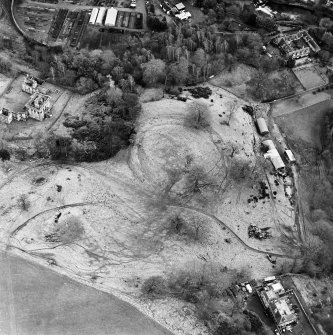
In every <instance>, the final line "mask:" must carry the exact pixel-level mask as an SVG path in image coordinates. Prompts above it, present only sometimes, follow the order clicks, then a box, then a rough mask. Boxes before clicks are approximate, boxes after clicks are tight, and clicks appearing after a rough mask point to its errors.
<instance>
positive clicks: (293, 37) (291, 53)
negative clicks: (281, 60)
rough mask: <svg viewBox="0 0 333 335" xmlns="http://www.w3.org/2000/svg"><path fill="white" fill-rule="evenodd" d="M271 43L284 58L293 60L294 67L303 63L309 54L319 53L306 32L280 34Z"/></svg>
mask: <svg viewBox="0 0 333 335" xmlns="http://www.w3.org/2000/svg"><path fill="white" fill-rule="evenodd" d="M272 42H273V44H275V45H276V46H277V47H278V48H279V49H280V50H281V52H282V53H283V54H284V55H285V56H286V58H289V59H293V60H295V62H296V65H298V64H301V63H303V62H304V61H305V60H306V59H307V57H308V56H309V55H310V53H311V52H313V53H317V52H319V51H320V47H319V46H318V44H317V43H316V42H315V41H314V39H313V38H312V37H311V36H310V35H309V33H308V32H307V31H306V30H298V31H296V32H295V31H293V32H290V33H283V34H280V35H279V36H277V37H275V38H274V39H273V41H272ZM297 63H298V64H297Z"/></svg>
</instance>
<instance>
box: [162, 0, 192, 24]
mask: <svg viewBox="0 0 333 335" xmlns="http://www.w3.org/2000/svg"><path fill="white" fill-rule="evenodd" d="M160 6H161V8H162V10H163V12H165V13H167V14H168V15H172V16H175V17H176V18H177V19H179V20H181V21H187V20H190V18H191V17H192V15H191V13H190V12H188V11H186V7H185V5H184V4H183V3H182V2H179V3H177V4H175V5H172V4H170V3H169V2H167V1H162V2H161V3H160Z"/></svg>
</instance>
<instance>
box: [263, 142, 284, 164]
mask: <svg viewBox="0 0 333 335" xmlns="http://www.w3.org/2000/svg"><path fill="white" fill-rule="evenodd" d="M262 144H263V146H264V147H265V148H266V150H267V151H266V153H265V154H264V157H265V158H266V159H270V160H271V162H272V164H273V166H274V168H275V170H283V169H284V168H285V165H284V163H283V160H282V158H281V156H280V154H279V152H278V151H277V149H276V148H275V145H274V143H273V141H272V140H265V141H263V142H262Z"/></svg>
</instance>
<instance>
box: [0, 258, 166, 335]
mask: <svg viewBox="0 0 333 335" xmlns="http://www.w3.org/2000/svg"><path fill="white" fill-rule="evenodd" d="M0 268H1V271H0V334H1V335H16V334H19V335H46V334H47V335H76V334H77V335H102V334H103V335H104V334H105V335H148V334H149V335H172V333H171V332H169V331H168V330H166V329H165V328H163V327H162V326H160V325H159V324H157V323H156V322H154V321H153V320H152V319H150V318H148V317H147V316H145V315H144V314H142V313H141V312H139V311H138V310H137V309H136V308H134V307H133V306H131V305H130V304H128V303H126V302H124V301H122V300H119V299H118V298H116V297H114V296H113V295H110V294H107V293H103V292H100V291H98V290H95V289H93V288H91V287H88V286H84V285H81V284H79V283H76V282H75V281H73V280H71V279H68V278H67V277H65V276H62V275H59V274H57V273H56V272H54V271H51V270H50V269H48V268H45V267H42V266H39V265H36V264H34V263H31V262H29V261H27V260H24V259H21V258H18V257H16V256H11V255H10V254H7V253H4V252H2V251H0Z"/></svg>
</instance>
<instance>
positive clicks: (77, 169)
mask: <svg viewBox="0 0 333 335" xmlns="http://www.w3.org/2000/svg"><path fill="white" fill-rule="evenodd" d="M212 90H213V95H212V96H211V97H210V98H209V100H203V101H204V102H205V103H206V104H208V107H209V110H210V113H211V118H212V123H211V128H210V129H208V130H193V129H189V128H187V127H184V117H185V115H186V113H187V111H188V109H187V108H188V105H189V104H190V103H191V102H192V100H191V99H190V100H188V101H187V102H181V101H176V100H172V99H164V100H161V101H155V102H147V103H145V104H144V105H143V112H142V115H141V117H140V119H139V120H138V127H137V138H136V141H135V143H134V145H133V146H132V147H130V148H129V149H128V150H127V151H126V152H121V153H119V155H118V156H117V157H115V158H113V159H111V160H109V161H104V162H100V163H92V164H86V163H85V164H80V165H75V166H70V165H54V164H52V163H51V164H49V163H45V164H40V165H38V166H37V164H35V163H30V165H28V168H25V169H24V168H22V166H21V167H20V168H18V167H16V170H13V171H10V172H8V173H7V175H11V176H12V180H9V181H8V183H7V184H4V185H2V187H1V188H0V197H1V199H2V202H1V206H0V215H1V225H0V237H1V242H2V243H6V242H7V241H8V240H9V241H10V244H11V245H12V246H13V247H12V249H11V250H12V251H13V252H17V253H19V254H20V255H21V256H23V257H28V258H32V259H33V260H34V261H36V262H40V263H41V264H44V265H46V266H50V267H52V268H53V269H54V270H55V271H59V272H61V273H65V274H66V275H68V276H71V277H73V278H75V279H76V280H79V281H82V282H84V283H87V284H89V285H93V286H95V287H97V288H99V289H102V290H105V291H108V292H112V293H114V294H116V295H118V296H120V297H121V298H123V299H125V300H128V301H130V302H131V303H133V304H134V305H136V306H137V307H138V308H139V309H140V310H142V311H144V312H145V313H147V314H148V315H150V316H153V317H154V318H155V319H156V320H157V321H159V322H161V323H162V324H163V325H165V326H167V327H168V328H169V329H170V330H172V331H174V332H175V333H178V334H204V333H205V332H206V330H205V327H204V326H203V325H201V324H199V323H198V321H197V320H196V319H195V318H194V317H193V314H192V313H189V312H188V310H187V308H188V306H187V305H186V304H184V303H182V302H180V301H177V302H176V301H174V300H173V299H165V300H163V301H153V302H149V301H146V300H142V299H141V298H140V287H141V284H142V283H143V281H144V280H145V279H146V278H149V277H150V276H152V275H167V274H170V273H175V272H177V271H179V270H181V269H189V268H194V267H196V268H200V267H203V266H207V264H208V265H209V264H211V263H218V264H220V265H221V267H225V266H227V267H228V268H230V269H242V268H247V269H249V270H250V271H251V272H252V274H253V277H263V276H267V275H270V274H271V273H273V271H274V269H273V268H272V264H271V263H270V262H269V261H268V260H267V259H266V257H265V256H266V255H265V253H259V252H256V251H255V250H250V249H249V248H247V247H246V245H244V244H242V242H241V241H240V240H238V239H237V238H236V237H235V235H233V233H232V231H230V230H229V229H228V228H226V227H223V223H221V222H219V221H218V219H219V220H222V221H223V222H224V223H225V224H226V225H227V226H228V227H230V228H232V230H233V231H234V232H236V234H237V235H239V236H240V237H241V239H242V240H243V241H244V242H246V243H247V244H249V245H251V246H253V247H255V248H257V249H259V250H263V251H265V250H270V251H271V252H278V253H282V252H283V247H282V248H281V246H283V245H284V244H282V241H281V235H280V234H281V231H280V229H279V228H278V227H279V225H280V224H281V222H279V218H281V217H283V222H284V223H283V224H286V225H290V226H291V227H292V225H293V217H292V215H291V216H289V213H288V211H289V210H290V209H289V207H290V205H289V201H288V200H287V199H286V198H285V197H284V196H283V190H281V188H278V187H277V188H276V190H277V191H278V192H279V193H278V197H277V199H276V201H275V202H274V201H273V200H272V199H271V201H270V200H266V202H265V203H263V201H262V202H260V203H258V204H257V205H256V206H254V205H253V203H251V204H249V203H248V201H247V199H248V196H249V195H250V194H253V192H256V191H255V189H253V184H251V181H249V182H248V183H245V184H243V186H241V185H239V184H237V183H235V182H233V181H230V180H228V175H229V174H230V169H231V167H232V163H233V162H235V161H237V162H243V163H244V162H245V163H248V166H249V170H248V173H247V176H250V175H251V173H252V171H254V168H255V166H256V162H257V158H256V157H257V156H256V155H258V152H257V149H256V146H257V145H258V143H260V142H259V138H258V135H257V134H256V132H255V128H254V126H253V124H252V120H251V118H250V116H249V115H248V114H246V113H244V112H243V110H242V108H241V106H242V104H243V102H242V101H240V100H238V99H236V98H235V97H234V96H232V95H231V94H229V93H227V92H225V91H223V90H221V89H216V88H213V87H212ZM231 109H233V111H234V112H233V115H232V116H231V118H230V124H229V125H227V124H226V120H228V119H229V111H230V110H231ZM254 142H255V143H256V144H254ZM188 156H191V165H192V166H199V167H201V168H202V169H203V170H204V171H205V172H206V173H208V174H210V175H211V176H212V178H213V180H214V181H215V182H216V183H218V184H219V183H220V184H221V187H220V188H219V189H218V190H216V189H214V193H213V194H210V197H209V199H210V200H209V203H208V204H206V205H205V206H199V207H197V208H196V207H195V204H196V203H184V202H182V203H180V202H177V201H176V202H174V203H172V202H166V203H161V202H163V200H161V199H162V198H161V197H160V194H161V193H162V192H163V191H164V190H165V189H166V187H167V186H168V184H169V182H170V173H171V175H172V173H173V172H175V171H176V172H179V171H181V172H182V171H184V169H185V166H186V164H187V159H188ZM40 178H44V179H40ZM57 185H59V186H61V187H62V188H61V191H60V192H59V187H58V186H57ZM281 192H282V196H281V195H279V194H280V193H281ZM21 194H25V195H27V197H28V199H29V202H30V204H31V205H30V208H29V209H28V210H27V211H25V210H22V209H20V208H18V206H17V200H18V198H19V196H20V195H21ZM278 201H279V202H278ZM59 213H61V216H60V217H59V220H58V222H56V221H55V218H56V216H57V215H58V214H59ZM175 213H178V214H179V215H181V216H182V217H183V218H184V219H185V220H186V222H188V224H189V225H190V224H191V223H193V222H198V221H199V222H200V224H201V227H200V238H199V241H194V240H188V239H186V238H183V237H179V236H175V235H171V234H170V233H169V231H168V229H167V227H168V224H169V220H168V218H169V217H170V216H172V215H174V214H175ZM285 213H286V214H285ZM281 220H282V219H281ZM288 220H289V221H288ZM287 221H288V222H287ZM73 222H74V223H75V224H74V223H73ZM254 222H257V223H258V225H261V224H262V225H263V226H267V225H270V226H272V227H273V239H271V240H269V241H267V242H258V241H255V240H250V239H248V237H247V227H248V225H249V224H250V223H254ZM21 225H22V226H21ZM17 227H20V229H18V230H17V231H15V229H16V228H17ZM14 231H15V233H13V234H12V235H10V233H12V232H14ZM62 232H67V234H66V233H65V234H61V233H62ZM52 234H53V235H56V236H58V237H59V235H61V236H60V238H59V239H58V240H56V241H55V242H50V240H47V236H50V235H52ZM226 239H228V242H226ZM18 248H19V249H22V250H25V251H26V252H25V253H22V252H21V251H20V250H19V249H18ZM50 260H54V261H55V263H56V265H49V264H50ZM279 262H280V261H278V264H279ZM281 262H282V261H281Z"/></svg>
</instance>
